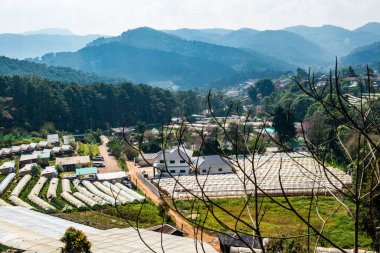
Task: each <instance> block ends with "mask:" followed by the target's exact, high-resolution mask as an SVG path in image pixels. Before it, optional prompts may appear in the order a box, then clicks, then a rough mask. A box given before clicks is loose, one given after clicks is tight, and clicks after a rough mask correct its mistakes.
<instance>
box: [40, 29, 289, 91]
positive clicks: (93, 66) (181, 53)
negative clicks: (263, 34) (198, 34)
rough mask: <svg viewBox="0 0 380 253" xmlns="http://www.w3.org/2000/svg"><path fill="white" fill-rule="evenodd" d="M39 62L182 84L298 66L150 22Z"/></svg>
mask: <svg viewBox="0 0 380 253" xmlns="http://www.w3.org/2000/svg"><path fill="white" fill-rule="evenodd" d="M40 62H42V63H46V64H48V65H55V66H65V67H71V68H74V69H80V70H83V71H88V72H94V73H97V74H100V75H107V76H116V77H122V78H128V79H129V80H132V81H134V82H147V83H150V82H168V81H169V82H170V81H171V82H174V83H175V84H178V85H180V86H181V87H194V86H198V85H206V84H207V83H209V82H210V81H214V80H216V79H220V78H225V77H229V76H231V75H234V74H236V73H238V72H245V71H252V70H255V71H266V70H268V69H275V70H283V71H287V70H291V69H292V68H294V66H292V65H291V64H289V63H286V62H282V61H281V60H278V59H274V58H271V57H268V56H266V55H263V54H260V53H258V52H255V51H247V50H243V49H238V48H233V47H227V46H221V45H215V44H210V43H205V42H200V41H189V40H185V39H182V38H180V37H178V36H175V35H171V34H168V33H165V32H162V31H158V30H154V29H151V28H147V27H143V28H138V29H134V30H129V31H127V32H124V33H122V34H121V35H120V36H116V37H109V38H99V39H96V40H94V41H93V42H92V43H90V44H88V46H86V47H84V48H82V49H80V50H79V51H77V52H72V53H70V52H66V53H65V52H63V53H56V54H47V55H44V56H42V57H41V59H40Z"/></svg>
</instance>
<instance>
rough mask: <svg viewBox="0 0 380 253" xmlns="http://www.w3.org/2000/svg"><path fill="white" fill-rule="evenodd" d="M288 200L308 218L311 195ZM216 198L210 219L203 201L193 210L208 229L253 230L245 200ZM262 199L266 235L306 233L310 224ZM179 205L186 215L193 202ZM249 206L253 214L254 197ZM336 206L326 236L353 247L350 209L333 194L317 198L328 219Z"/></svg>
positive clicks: (314, 217)
mask: <svg viewBox="0 0 380 253" xmlns="http://www.w3.org/2000/svg"><path fill="white" fill-rule="evenodd" d="M275 199H276V200H277V201H278V202H280V203H282V204H284V205H286V202H285V199H284V198H281V197H277V198H275ZM289 199H290V202H291V204H292V205H293V206H294V208H295V209H296V210H297V211H298V212H299V213H300V214H301V215H302V217H304V218H306V219H307V217H308V207H309V205H310V198H309V197H291V198H289ZM214 201H215V204H216V205H214V206H213V210H214V215H215V217H213V216H212V215H211V214H210V213H209V214H208V216H207V218H206V214H207V211H206V210H207V209H206V207H205V206H204V204H200V203H199V202H196V204H195V207H194V208H193V210H197V211H196V213H197V214H198V218H197V219H198V221H202V222H203V221H205V226H206V227H207V228H209V229H214V230H217V231H223V232H231V230H229V229H227V228H226V227H224V226H222V225H221V224H226V225H227V226H228V227H230V228H234V227H235V226H236V227H237V228H238V229H239V230H240V231H243V232H249V233H252V229H251V228H250V226H251V225H252V222H251V221H250V219H249V212H248V209H247V208H244V200H243V199H241V198H240V199H214ZM261 201H262V206H261V212H260V214H262V213H264V210H265V214H264V215H263V217H262V219H261V223H260V227H261V231H262V233H263V236H284V235H300V234H305V233H306V232H307V226H305V225H304V224H303V223H302V222H301V220H300V219H299V218H298V217H297V216H296V215H295V214H294V213H292V212H291V211H287V210H284V209H283V208H281V207H280V206H279V205H277V204H276V203H274V202H272V201H271V200H270V199H269V198H260V199H259V202H261ZM176 204H177V207H178V208H179V209H180V210H182V211H183V213H184V214H185V215H189V214H190V210H191V205H192V202H190V201H176ZM218 206H220V207H218ZM259 206H260V205H259ZM349 206H351V207H352V204H349ZM249 207H250V212H251V214H253V215H254V214H255V208H254V207H255V206H254V199H251V200H250V204H249ZM316 207H317V206H316V204H315V202H314V203H313V205H312V209H311V210H312V211H311V215H310V220H311V223H312V224H313V225H314V226H315V227H317V228H318V229H319V228H321V225H322V221H321V220H320V219H319V217H318V214H317V212H316ZM337 208H338V211H337V212H336V213H335V214H334V215H332V217H331V218H330V219H329V220H328V221H327V223H326V229H325V235H327V236H328V237H329V238H331V239H332V241H334V242H335V243H336V244H338V245H339V246H341V247H344V248H351V247H352V245H353V238H354V223H353V221H352V219H350V217H349V216H348V212H347V210H346V209H344V208H343V207H339V204H338V203H337V202H336V201H335V200H334V199H333V198H332V197H319V198H318V210H319V214H320V215H321V216H322V218H323V219H326V218H327V217H328V216H329V215H330V214H331V213H332V212H333V211H334V210H335V209H337ZM222 209H225V210H222ZM228 213H231V214H232V215H234V216H239V214H240V215H241V219H242V220H243V221H245V222H247V223H248V224H249V225H246V224H243V223H242V222H239V223H237V224H236V219H235V218H233V217H232V216H231V215H230V214H228ZM218 220H219V221H218ZM359 237H360V246H361V247H368V246H369V245H370V239H369V238H368V237H367V236H366V235H365V234H360V236H359ZM314 239H315V238H314ZM322 245H323V246H329V245H328V244H327V243H325V242H322Z"/></svg>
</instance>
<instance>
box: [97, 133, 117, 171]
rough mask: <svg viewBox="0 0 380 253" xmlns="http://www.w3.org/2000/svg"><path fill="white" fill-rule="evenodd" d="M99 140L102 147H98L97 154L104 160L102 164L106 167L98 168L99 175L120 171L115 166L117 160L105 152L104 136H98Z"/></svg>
mask: <svg viewBox="0 0 380 253" xmlns="http://www.w3.org/2000/svg"><path fill="white" fill-rule="evenodd" d="M100 139H101V140H102V145H100V146H99V152H100V155H101V156H103V158H104V164H105V165H106V167H104V168H99V169H98V170H99V173H107V172H116V171H121V169H120V167H119V165H118V164H117V160H116V159H115V157H114V156H109V155H108V152H107V143H108V141H109V140H108V138H107V137H106V136H104V135H102V136H100Z"/></svg>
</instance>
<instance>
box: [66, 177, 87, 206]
mask: <svg viewBox="0 0 380 253" xmlns="http://www.w3.org/2000/svg"><path fill="white" fill-rule="evenodd" d="M61 182H62V193H61V197H62V198H63V199H64V200H66V201H67V202H69V203H70V204H72V205H73V206H75V207H76V208H78V209H81V208H85V207H86V205H85V204H84V203H83V202H82V201H80V200H78V199H77V198H75V197H74V196H73V195H71V192H72V191H71V186H70V184H71V182H70V180H68V179H62V180H61Z"/></svg>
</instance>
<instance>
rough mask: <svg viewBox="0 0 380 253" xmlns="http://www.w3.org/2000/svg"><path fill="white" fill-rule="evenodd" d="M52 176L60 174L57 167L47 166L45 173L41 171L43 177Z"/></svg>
mask: <svg viewBox="0 0 380 253" xmlns="http://www.w3.org/2000/svg"><path fill="white" fill-rule="evenodd" d="M50 174H58V172H57V170H56V169H55V166H47V167H46V168H45V169H44V170H43V171H41V176H43V175H50Z"/></svg>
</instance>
